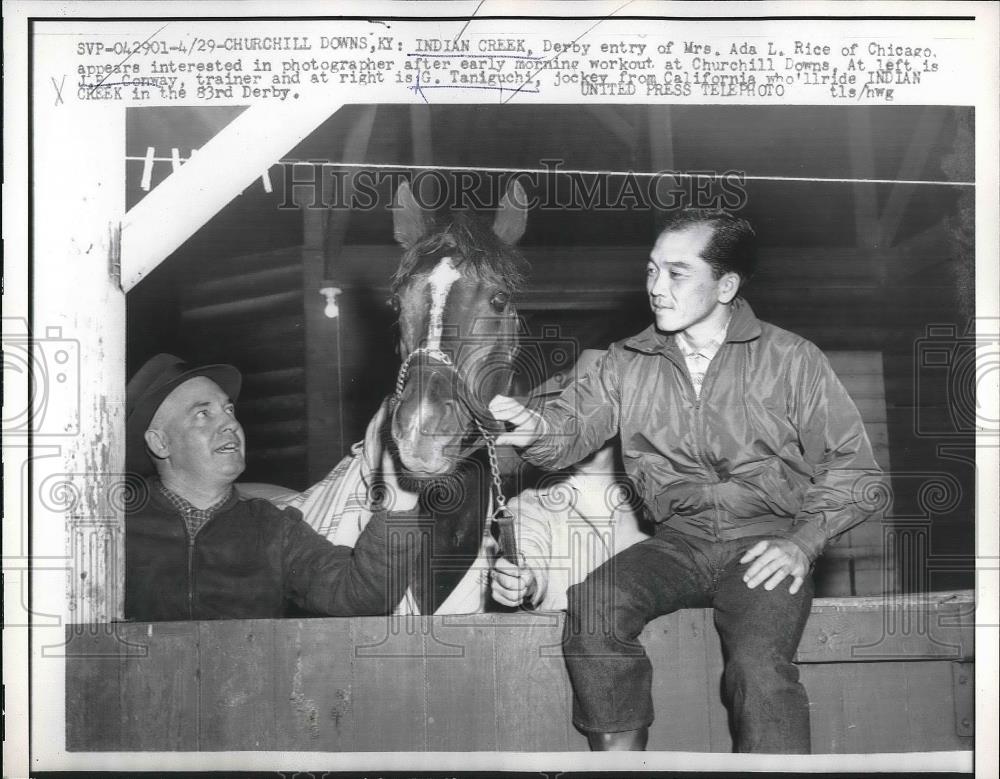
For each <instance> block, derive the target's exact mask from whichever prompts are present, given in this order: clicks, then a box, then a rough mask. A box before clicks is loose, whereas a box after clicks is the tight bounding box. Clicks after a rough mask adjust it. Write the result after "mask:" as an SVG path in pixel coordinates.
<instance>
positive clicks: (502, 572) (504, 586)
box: [490, 557, 538, 608]
mask: <svg viewBox="0 0 1000 779" xmlns="http://www.w3.org/2000/svg"><path fill="white" fill-rule="evenodd" d="M537 588H538V582H537V581H536V579H535V574H534V572H533V571H532V570H531V569H530V568H529V567H528V566H527V565H525V564H524V562H523V558H522V563H521V565H520V566H515V565H514V564H513V563H511V562H509V561H507V560H505V559H504V558H502V557H498V558H497V560H496V562H495V563H494V564H493V573H492V574H491V576H490V592H491V593H492V595H493V600H495V601H496V602H497V603H499V604H500V605H501V606H511V607H513V608H517V607H518V606H520V605H521V604H522V603H523V602H524V600H525V599H528V600H530V599H531V598H533V597H534V595H535V591H536V590H537Z"/></svg>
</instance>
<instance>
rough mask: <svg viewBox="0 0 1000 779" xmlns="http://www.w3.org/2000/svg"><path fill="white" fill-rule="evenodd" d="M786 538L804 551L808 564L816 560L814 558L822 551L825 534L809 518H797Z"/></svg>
mask: <svg viewBox="0 0 1000 779" xmlns="http://www.w3.org/2000/svg"><path fill="white" fill-rule="evenodd" d="M787 538H788V540H789V541H792V542H793V543H794V544H795V545H796V546H798V547H799V549H801V550H802V551H803V552H805V555H806V557H808V558H809V562H810V564H812V563H814V562H816V558H817V557H819V556H820V555H821V554H822V553H823V548H824V547H825V546H826V534H825V533H824V532H823V529H822V528H821V527H819V526H818V525H817V524H816V523H815V522H812V521H809V520H799V522H798V523H797V524H796V527H795V529H794V530H793V531H792V532H791V533H789V534H788V536H787Z"/></svg>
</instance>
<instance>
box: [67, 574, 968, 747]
mask: <svg viewBox="0 0 1000 779" xmlns="http://www.w3.org/2000/svg"><path fill="white" fill-rule="evenodd" d="M973 608H974V606H973V601H972V598H971V594H969V593H941V594H939V595H936V596H933V597H925V598H913V597H903V598H899V599H893V600H891V601H888V602H887V601H886V600H884V599H882V598H876V599H864V598H848V599H817V600H816V601H815V602H814V606H813V611H812V615H811V617H810V619H809V622H808V624H807V625H806V629H805V633H804V636H803V639H802V643H801V645H800V647H799V651H798V655H797V658H796V662H797V663H798V666H799V669H800V672H801V678H802V681H803V684H804V685H805V687H806V690H807V692H808V694H809V701H810V718H811V724H812V738H813V744H812V748H813V752H814V753H816V754H826V753H841V754H842V753H870V752H935V751H943V750H967V749H971V748H972V745H973V736H974V724H973V721H974V709H973V696H972V690H973V689H974V662H973V661H974V657H973V645H972V638H973V636H972V633H973V619H974V615H973ZM561 636H562V615H561V614H530V613H519V614H501V615H482V614H481V615H468V616H453V617H421V618H405V617H404V618H398V617H394V618H377V617H367V618H354V619H313V620H298V619H288V620H238V621H214V622H200V623H199V622H189V623H156V624H123V625H117V626H115V628H114V630H113V631H100V632H95V631H90V630H87V629H85V628H82V627H81V626H70V627H69V628H68V630H67V638H68V643H67V665H66V702H67V704H66V712H67V720H66V744H67V748H68V749H69V750H71V751H73V750H86V751H100V750H115V751H139V750H143V751H153V750H180V751H197V750H203V751H218V750H223V751H228V750H275V751H278V750H306V751H314V752H320V751H324V752H325V751H328V752H355V751H356V752H390V751H414V752H422V751H429V752H449V751H460V752H474V751H519V752H547V751H573V750H585V749H586V748H587V744H586V740H585V739H584V737H583V736H582V735H581V734H580V733H578V732H577V731H576V730H575V729H574V728H573V726H572V724H571V690H570V685H569V679H568V677H567V675H566V668H565V664H564V661H563V658H562V649H561ZM642 641H643V644H644V645H645V647H646V649H647V651H648V653H649V656H650V659H651V661H652V664H653V689H652V693H653V699H654V703H655V707H656V719H655V721H654V723H653V725H652V727H651V729H650V740H649V748H650V749H651V750H666V751H685V752H728V751H731V749H732V737H731V735H730V729H729V724H728V719H727V714H726V709H725V706H724V705H723V702H722V697H721V674H722V652H721V647H720V645H719V639H718V635H717V634H716V631H715V629H714V625H713V622H712V614H711V611H709V610H705V609H685V610H682V611H680V612H677V613H675V614H672V615H669V616H667V617H662V618H660V619H657V620H655V621H654V622H652V623H650V624H649V625H648V626H647V628H646V630H645V631H644V633H643V635H642Z"/></svg>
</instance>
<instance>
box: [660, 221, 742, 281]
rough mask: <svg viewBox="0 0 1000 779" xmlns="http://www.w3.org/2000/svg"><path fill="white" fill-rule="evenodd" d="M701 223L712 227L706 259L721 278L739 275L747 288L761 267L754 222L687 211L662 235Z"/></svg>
mask: <svg viewBox="0 0 1000 779" xmlns="http://www.w3.org/2000/svg"><path fill="white" fill-rule="evenodd" d="M700 224H704V225H708V226H709V227H711V228H712V237H711V238H710V239H709V241H708V245H707V246H706V247H705V249H704V251H702V253H701V257H702V259H703V260H705V262H707V263H708V264H709V266H711V268H712V272H713V273H714V274H715V278H717V279H718V278H722V276H723V275H724V274H726V273H737V274H739V277H740V287H743V286H744V285H745V284H746V283H747V282H748V281H749V280H750V278H751V276H753V273H754V270H755V269H756V266H757V252H756V237H757V234H756V233H755V232H754V229H753V228H752V227H751V226H750V223H749V222H748V221H747V220H746V219H741V218H740V217H738V216H734V215H733V214H731V213H729V212H728V211H723V210H721V209H708V208H685V209H684V210H682V211H679V212H678V213H676V214H674V215H673V216H672V217H671V218H670V219H669V220H667V223H666V225H665V226H664V228H663V230H662V231H661V232H660V235H663V234H664V233H673V232H677V231H678V230H683V229H685V228H687V227H692V226H694V225H700Z"/></svg>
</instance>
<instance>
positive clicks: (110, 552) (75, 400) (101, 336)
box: [4, 100, 126, 708]
mask: <svg viewBox="0 0 1000 779" xmlns="http://www.w3.org/2000/svg"><path fill="white" fill-rule="evenodd" d="M57 106H58V107H57ZM93 108H97V106H96V105H95V106H93ZM33 111H34V117H35V125H34V127H35V130H34V137H33V141H34V148H35V151H36V154H37V156H36V160H44V164H38V165H37V166H36V168H35V177H34V181H33V187H34V189H35V192H36V193H45V194H44V196H43V197H36V199H35V202H34V212H33V215H32V218H33V222H32V225H31V230H32V236H33V241H34V243H33V256H34V268H33V269H32V282H33V290H32V303H33V306H34V309H33V311H31V320H30V322H29V323H28V325H29V326H30V328H31V332H32V335H33V337H34V339H35V345H34V347H32V348H31V349H30V350H29V348H28V344H27V343H26V342H22V343H21V344H18V343H17V341H16V340H15V341H14V342H13V343H11V342H9V341H8V340H7V337H6V332H5V340H4V349H5V356H6V355H7V354H8V352H13V353H14V354H17V352H18V351H19V350H20V349H21V348H23V349H24V360H25V367H27V368H28V370H29V371H30V373H31V378H32V381H33V387H32V389H33V395H32V396H31V408H32V409H33V410H34V412H35V415H34V418H33V419H32V420H31V428H32V432H33V435H34V438H33V441H32V450H31V466H32V467H31V469H30V470H28V469H27V468H25V469H24V471H22V473H24V474H26V475H27V474H30V475H31V476H32V478H33V483H32V484H25V485H24V486H25V489H24V492H23V495H24V500H25V501H26V502H27V501H29V500H30V501H31V502H32V506H33V509H32V514H31V516H32V523H31V534H32V544H33V546H32V547H31V549H32V555H33V557H34V559H35V560H42V561H45V560H49V561H50V562H49V563H44V562H43V563H42V565H41V567H43V568H45V567H51V568H56V569H62V571H63V573H62V574H61V575H62V576H64V577H65V578H64V583H63V584H62V585H60V583H59V581H58V578H59V576H60V574H59V573H57V572H55V571H53V572H52V573H48V574H47V575H45V574H43V577H44V578H42V579H38V578H37V574H36V584H35V586H34V587H33V590H32V592H33V601H32V613H31V615H28V616H30V621H31V622H36V621H37V620H38V619H41V620H42V623H41V624H43V625H44V624H46V623H45V620H48V619H50V618H54V619H56V620H58V619H62V620H69V619H72V620H73V621H77V622H86V623H108V622H112V621H114V620H119V619H121V617H122V607H123V593H124V573H123V572H124V564H123V560H124V552H125V533H124V530H125V524H124V507H123V502H124V501H123V499H122V496H123V495H124V483H123V474H124V470H125V467H124V465H125V446H124V441H125V378H126V377H125V355H126V349H125V295H124V294H123V292H122V290H121V286H120V277H119V272H120V268H121V265H120V260H121V254H120V247H121V244H120V238H121V232H120V224H121V219H122V216H123V215H124V214H125V194H124V188H123V186H122V183H123V182H124V180H125V179H124V178H123V177H124V175H125V160H124V157H123V149H124V148H125V145H124V144H125V119H124V112H114V111H112V112H109V113H107V114H106V115H105V114H100V116H98V115H97V114H95V113H94V111H93V110H88V109H87V107H86V106H84V105H80V104H70V103H69V102H67V103H65V104H62V105H59V102H58V101H57V102H56V104H55V105H53V101H48V100H45V101H42V100H39V101H36V102H35V104H34V107H33ZM95 123H97V124H95ZM93 126H100V128H101V131H100V132H99V133H96V134H87V133H81V132H75V131H74V130H73V129H69V128H79V127H93ZM6 325H7V323H6V322H5V326H6ZM12 365H14V366H18V362H16V361H15V362H13V363H12ZM12 373H13V371H12ZM5 374H6V371H5ZM6 378H7V376H6V375H5V379H6ZM15 381H16V377H15ZM16 408H17V407H15V410H16ZM7 410H8V409H7V408H5V412H6V411H7ZM25 410H27V409H25ZM14 421H15V422H17V419H16V418H15V420H14ZM27 422H28V420H24V421H22V422H21V424H22V425H25V426H26V425H27ZM5 428H6V422H5ZM21 432H22V433H25V432H27V430H22V431H21ZM7 440H8V439H7V435H6V432H5V441H7ZM11 457H12V458H13V459H14V460H15V461H16V458H17V454H16V450H13V451H12V454H11ZM17 486H20V485H17V482H16V481H15V486H14V490H15V492H16V491H17ZM24 516H27V506H26V507H25V514H24ZM21 518H22V517H21V516H18V515H13V516H11V517H10V519H11V520H12V521H13V522H14V523H17V522H18V521H20V520H21ZM6 524H7V523H5V526H6ZM24 532H25V534H26V533H27V529H25V531H24ZM5 540H7V539H6V538H5ZM5 548H6V547H5ZM28 548H29V547H28V546H27V537H25V538H24V539H23V546H22V547H21V549H19V550H18V549H14V550H13V551H11V552H9V553H8V552H5V554H9V555H11V557H12V559H16V555H18V554H26V552H27V549H28ZM36 565H37V563H36ZM40 583H41V586H39V584H40ZM13 584H14V590H15V592H16V588H17V582H16V580H15V581H14V582H13ZM14 600H15V601H16V600H17V599H16V598H15V599H14ZM50 615H51V617H50ZM11 620H12V622H13V624H15V625H16V624H17V623H18V622H19V620H20V615H17V614H15V615H14V616H13V617H11ZM47 651H51V649H50V650H47ZM60 653H61V652H60ZM38 686H39V685H36V688H37V687H38ZM41 686H42V687H45V685H41ZM50 692H51V691H48V690H46V691H43V692H40V693H39V695H40V696H42V697H41V698H40V700H44V697H45V696H46V695H48V694H50ZM55 694H56V695H59V691H56V692H55ZM39 705H41V706H42V707H43V708H44V707H45V706H46V705H47V704H46V703H41V704H39Z"/></svg>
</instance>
